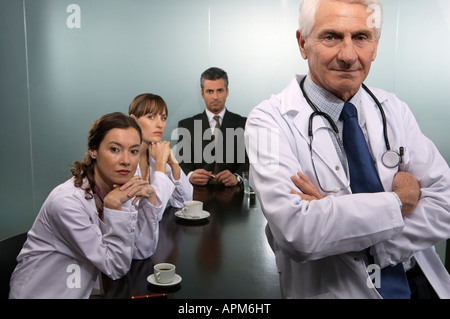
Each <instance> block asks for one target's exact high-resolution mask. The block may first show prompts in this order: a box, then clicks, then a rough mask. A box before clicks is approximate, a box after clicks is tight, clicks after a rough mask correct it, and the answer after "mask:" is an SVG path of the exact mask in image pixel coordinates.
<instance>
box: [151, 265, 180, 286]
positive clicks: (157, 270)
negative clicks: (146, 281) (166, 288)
mask: <svg viewBox="0 0 450 319" xmlns="http://www.w3.org/2000/svg"><path fill="white" fill-rule="evenodd" d="M153 274H154V275H155V279H156V281H157V282H158V283H160V284H169V283H171V282H172V281H173V280H174V279H175V265H173V264H169V263H161V264H156V265H155V266H154V267H153Z"/></svg>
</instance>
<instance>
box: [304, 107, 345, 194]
mask: <svg viewBox="0 0 450 319" xmlns="http://www.w3.org/2000/svg"><path fill="white" fill-rule="evenodd" d="M316 116H321V117H323V118H325V119H326V120H327V121H328V122H329V123H330V125H331V127H323V128H320V129H319V130H321V129H323V130H326V131H327V132H328V133H329V134H330V135H331V136H333V135H334V137H335V141H336V143H337V144H338V145H339V148H340V150H341V154H342V157H343V163H344V165H343V167H344V169H345V174H346V176H347V177H348V183H347V185H345V186H344V187H335V188H332V189H331V188H328V187H325V186H324V185H322V183H321V182H320V178H319V174H318V173H317V169H316V164H315V161H314V153H315V152H314V148H313V141H314V136H313V121H314V118H315V117H316ZM338 132H339V130H338V128H337V126H336V124H335V123H334V122H333V120H332V119H331V118H330V116H329V115H328V114H326V113H323V112H314V113H312V114H311V116H310V118H309V140H310V143H309V150H310V152H311V162H312V166H313V169H314V174H315V175H316V179H317V183H318V184H319V187H320V189H321V190H322V191H323V192H325V193H329V194H332V193H334V194H337V193H339V192H340V191H343V190H346V189H348V188H349V187H350V169H349V166H348V160H347V155H346V154H345V149H344V145H342V142H341V140H340V138H339V135H338Z"/></svg>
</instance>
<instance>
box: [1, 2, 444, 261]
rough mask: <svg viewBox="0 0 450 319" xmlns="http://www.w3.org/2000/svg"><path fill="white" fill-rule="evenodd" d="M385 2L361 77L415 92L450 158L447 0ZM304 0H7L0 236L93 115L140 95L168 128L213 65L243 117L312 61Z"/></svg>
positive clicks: (23, 213) (24, 224) (412, 96)
mask: <svg viewBox="0 0 450 319" xmlns="http://www.w3.org/2000/svg"><path fill="white" fill-rule="evenodd" d="M382 2H383V5H384V11H385V22H384V27H383V34H382V37H381V41H380V46H379V50H378V56H377V59H376V61H375V62H374V64H373V66H372V70H371V73H370V75H369V78H368V79H367V81H366V83H367V84H369V85H371V86H375V87H380V88H382V89H385V90H387V91H391V92H394V93H396V94H397V95H398V96H399V98H400V99H402V100H404V101H406V102H407V103H408V104H409V105H410V107H411V109H412V110H413V112H414V114H415V115H416V117H417V120H418V122H419V124H420V125H421V127H422V129H423V131H424V133H425V134H426V135H427V136H428V137H429V138H430V139H432V140H433V141H434V142H435V144H436V145H437V147H438V149H439V150H440V151H441V153H442V154H443V155H444V157H445V158H446V160H447V162H450V145H449V143H448V136H450V125H448V124H449V121H448V118H449V117H450V58H449V56H450V41H449V34H450V0H426V1H423V0H383V1H382ZM299 3H300V1H299V0H229V1H219V0H191V1H186V0H170V1H162V0H24V1H18V0H2V1H0V39H1V43H2V46H1V49H0V63H1V70H2V72H0V79H1V82H0V83H1V88H0V90H1V91H0V93H1V94H0V103H1V107H2V116H1V117H0V127H1V129H2V134H1V136H0V147H1V149H2V152H1V160H0V165H1V167H2V168H4V169H5V173H4V175H3V180H2V185H8V187H6V189H5V190H4V188H2V192H0V194H1V195H0V196H1V198H0V200H1V202H2V204H3V205H4V207H5V209H3V210H2V211H1V212H0V220H1V223H0V239H1V238H4V237H7V236H10V235H13V234H15V233H17V232H18V231H26V230H28V229H29V227H30V225H31V223H32V222H33V220H34V218H35V216H36V214H37V211H38V210H39V208H40V206H41V205H42V202H43V201H44V200H45V198H46V197H47V195H48V193H49V192H50V191H51V190H52V189H53V188H54V187H55V186H56V185H58V184H60V183H61V182H63V181H64V180H65V179H66V177H67V176H68V175H69V173H70V165H71V163H72V162H73V161H74V160H77V159H80V158H81V157H82V156H83V153H84V151H85V148H86V134H87V130H88V128H89V125H90V124H91V122H92V121H93V120H95V119H96V118H98V117H99V116H100V115H102V114H105V113H109V112H113V111H122V112H127V108H128V105H129V103H130V101H131V100H132V98H133V97H135V96H136V95H138V94H140V93H144V92H151V93H156V94H159V95H161V96H162V97H163V98H164V99H165V100H166V102H167V104H168V107H169V118H168V123H167V128H166V132H165V136H164V137H165V139H167V140H169V139H170V136H171V133H172V130H173V129H175V128H176V127H177V123H178V121H179V120H181V119H183V118H185V117H187V116H191V115H193V114H196V113H199V112H201V111H203V109H204V103H203V100H202V99H201V97H200V85H199V80H200V74H201V73H202V72H203V71H204V70H205V69H207V68H208V67H210V66H218V67H222V68H223V69H225V70H226V71H227V72H228V74H229V77H230V96H229V99H228V103H227V106H228V107H229V108H230V110H232V111H234V112H237V113H240V114H242V115H244V116H247V115H248V113H249V112H250V110H251V109H252V108H253V107H254V106H255V105H257V104H258V103H260V102H261V101H262V100H264V99H267V98H268V97H269V96H270V95H271V94H274V93H279V92H280V91H281V90H283V89H284V87H285V86H286V85H287V84H288V82H289V81H290V80H291V79H292V78H293V76H294V74H296V73H306V72H307V63H306V62H305V61H303V59H302V58H301V56H300V53H299V50H298V47H297V43H296V38H295V32H296V29H297V25H298V22H297V21H298V6H299ZM72 4H74V5H76V6H70V5H72ZM77 8H78V9H79V11H77ZM68 9H69V10H68ZM25 26H26V28H25ZM173 142H174V141H172V143H173ZM441 255H442V254H441Z"/></svg>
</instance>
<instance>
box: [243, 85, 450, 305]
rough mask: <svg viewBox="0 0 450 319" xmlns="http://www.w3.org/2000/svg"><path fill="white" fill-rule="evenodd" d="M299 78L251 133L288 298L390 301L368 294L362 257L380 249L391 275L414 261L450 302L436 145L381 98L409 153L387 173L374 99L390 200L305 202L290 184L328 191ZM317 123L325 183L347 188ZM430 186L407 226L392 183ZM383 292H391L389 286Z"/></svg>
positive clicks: (448, 204) (253, 118) (449, 183)
mask: <svg viewBox="0 0 450 319" xmlns="http://www.w3.org/2000/svg"><path fill="white" fill-rule="evenodd" d="M302 78H303V76H297V77H296V78H295V79H294V80H293V81H292V82H291V83H290V84H289V86H288V87H287V88H286V89H285V90H284V91H283V92H282V93H280V94H278V95H274V96H272V97H271V98H270V99H269V100H267V101H264V102H262V103H261V104H260V105H258V106H257V107H255V108H254V109H253V110H252V111H251V113H250V115H249V117H248V119H247V125H246V135H247V136H246V139H247V152H248V154H249V159H250V164H251V168H250V183H251V185H252V186H253V188H254V189H255V191H256V195H257V197H258V199H259V201H260V202H261V207H262V210H263V212H264V215H265V217H266V219H267V221H268V225H267V228H266V233H267V237H268V240H269V244H270V245H271V247H272V249H273V250H274V252H275V257H276V262H277V266H278V270H279V272H280V283H281V290H282V296H283V297H284V298H381V297H380V295H379V294H378V292H377V290H376V289H374V288H373V286H372V285H371V284H370V282H369V284H367V278H368V273H367V270H366V267H367V265H366V263H365V262H364V256H363V254H362V253H361V251H362V250H364V249H365V248H368V247H373V248H372V253H373V254H374V257H375V263H376V264H378V265H379V266H380V267H381V268H384V267H386V266H389V265H395V264H397V263H399V262H404V261H407V260H409V259H410V258H411V257H414V258H415V260H416V261H417V262H418V263H419V265H420V267H421V268H422V270H423V272H424V273H425V275H426V276H427V278H428V280H429V281H430V283H431V284H432V286H433V287H434V289H435V291H436V293H437V294H438V295H439V296H440V297H441V298H450V276H449V274H448V272H447V271H446V269H445V267H444V266H443V264H442V262H441V260H440V259H439V256H438V255H437V254H436V252H435V250H434V247H433V245H435V244H437V243H439V242H441V241H443V240H446V239H447V238H449V237H450V171H449V168H448V165H447V163H446V162H445V160H444V159H443V158H442V156H441V155H440V154H439V152H438V150H437V149H436V147H435V146H434V145H433V143H432V142H431V141H430V140H428V139H427V138H426V137H425V136H424V135H423V134H422V133H421V131H420V129H419V126H418V125H417V123H416V120H415V118H414V116H413V114H412V113H411V111H410V110H409V108H408V107H407V105H406V104H405V103H403V102H402V101H400V100H399V99H398V98H397V97H396V96H395V95H393V94H390V93H387V92H384V91H382V90H379V89H373V90H372V91H373V92H374V94H375V95H376V96H377V97H378V99H379V100H380V102H381V103H382V105H383V108H384V110H385V112H386V117H387V127H388V133H389V139H390V143H391V148H392V149H394V150H398V149H399V148H400V147H401V146H403V147H405V156H404V161H403V164H402V165H401V166H400V168H394V169H389V168H386V167H385V166H384V165H383V164H382V162H381V157H382V155H383V154H384V152H385V151H386V146H385V143H384V137H383V131H382V130H383V125H382V120H381V115H380V112H379V110H378V108H377V106H376V104H375V102H374V101H373V99H371V97H370V96H369V95H368V94H367V93H366V92H365V91H364V92H363V94H362V105H363V108H364V112H365V115H366V118H367V119H368V120H367V124H366V125H367V130H368V135H369V138H370V146H371V150H372V153H373V154H374V158H375V160H376V166H377V169H378V171H379V175H380V178H381V181H382V183H383V186H384V189H385V191H386V192H385V193H378V194H356V195H352V194H351V190H350V189H348V190H346V191H341V192H339V193H338V194H333V195H329V194H323V195H324V196H326V197H325V198H324V199H322V200H319V201H312V202H307V201H302V200H301V198H300V197H299V196H298V195H292V194H290V191H291V189H295V185H294V184H293V182H292V181H291V179H290V177H291V176H294V175H296V174H297V172H303V173H304V174H306V175H307V176H308V177H309V179H310V180H311V181H312V182H313V183H314V184H315V185H316V187H318V184H317V180H316V177H315V173H314V170H313V167H312V162H311V152H310V149H309V144H310V139H309V136H308V121H309V117H310V114H311V113H312V110H311V108H310V106H309V105H308V104H307V102H306V101H305V99H304V97H303V94H302V92H301V89H300V87H299V82H300V80H301V79H302ZM325 126H326V123H325V121H324V120H323V119H322V118H320V117H316V118H315V120H314V126H313V131H314V143H313V145H314V151H315V152H316V153H315V154H316V156H315V158H316V160H315V164H316V167H317V171H318V172H321V173H322V174H321V175H320V176H323V177H322V178H320V182H321V183H322V184H323V185H324V186H325V187H329V188H331V189H335V188H336V187H338V188H341V187H345V185H347V184H348V180H347V177H346V174H345V170H344V169H342V164H341V161H340V159H339V156H338V154H337V152H336V151H335V147H334V145H333V142H332V139H331V137H330V134H329V132H328V131H327V130H323V129H322V130H318V129H319V128H320V127H325ZM399 170H402V171H406V172H410V173H411V174H412V175H414V176H415V177H416V178H418V179H419V181H420V183H421V188H422V189H421V198H420V201H419V204H418V206H417V208H416V209H415V211H414V213H413V214H412V215H411V216H408V217H406V218H402V215H401V210H400V205H399V200H398V198H397V197H396V196H395V195H394V194H393V193H392V181H393V178H394V176H395V174H396V173H397V172H398V171H399ZM381 284H382V283H381Z"/></svg>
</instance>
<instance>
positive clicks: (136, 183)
mask: <svg viewBox="0 0 450 319" xmlns="http://www.w3.org/2000/svg"><path fill="white" fill-rule="evenodd" d="M114 187H115V188H114V189H113V190H112V191H110V192H109V193H108V195H106V197H105V199H104V206H105V207H106V208H109V209H115V210H122V205H123V204H125V203H126V202H127V201H129V200H130V199H132V198H133V197H135V199H134V200H133V202H132V205H134V204H136V203H137V202H138V200H139V199H140V198H145V199H147V201H148V202H149V203H151V204H153V205H155V203H156V192H155V189H154V188H153V187H152V186H151V185H150V183H149V181H145V180H143V179H142V178H141V177H139V176H134V177H133V178H132V179H130V180H129V181H128V182H126V183H125V184H123V185H114Z"/></svg>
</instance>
